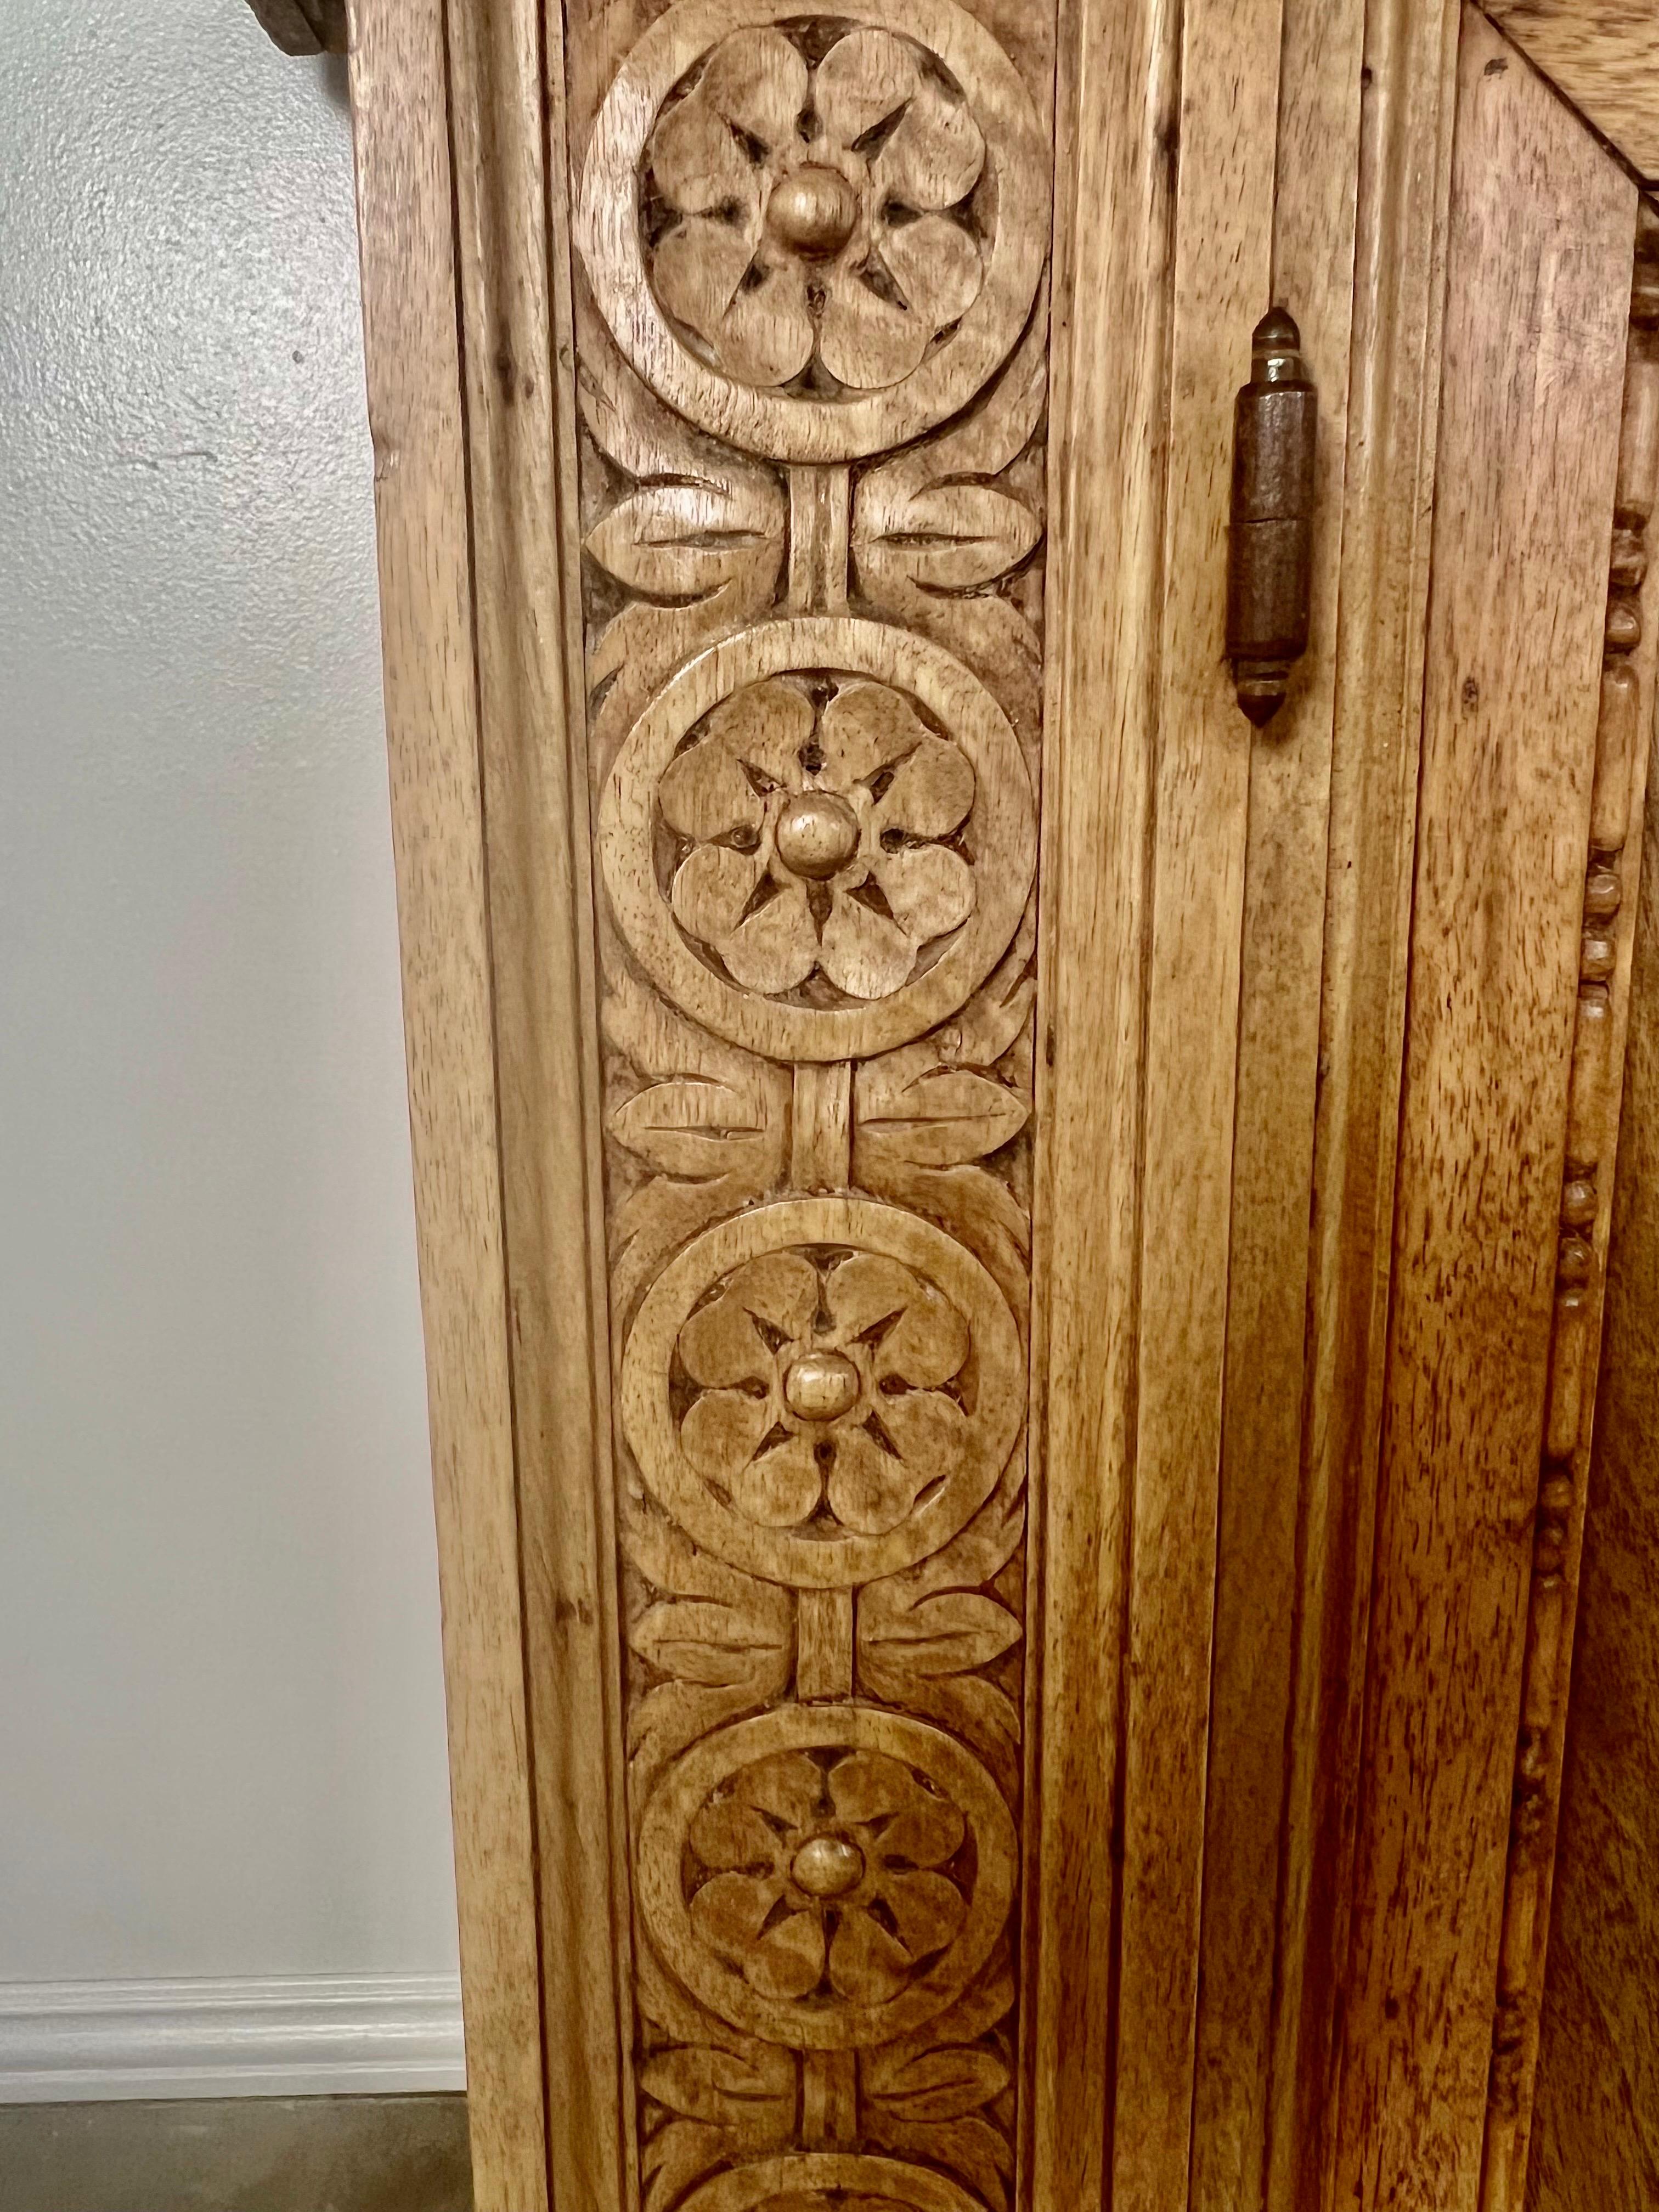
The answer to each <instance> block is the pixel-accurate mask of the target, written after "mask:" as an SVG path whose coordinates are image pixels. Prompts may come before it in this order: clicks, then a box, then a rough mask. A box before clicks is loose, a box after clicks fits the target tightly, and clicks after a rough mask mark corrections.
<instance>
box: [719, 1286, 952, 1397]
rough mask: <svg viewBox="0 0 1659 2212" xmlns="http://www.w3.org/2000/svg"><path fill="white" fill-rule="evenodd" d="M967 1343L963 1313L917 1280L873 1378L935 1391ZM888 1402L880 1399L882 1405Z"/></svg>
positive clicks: (885, 1339)
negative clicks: (888, 1378) (896, 1380)
mask: <svg viewBox="0 0 1659 2212" xmlns="http://www.w3.org/2000/svg"><path fill="white" fill-rule="evenodd" d="M682 1341H684V1340H682ZM968 1346H969V1334H968V1323H967V1322H966V1320H965V1319H964V1318H963V1316H962V1315H961V1314H960V1313H958V1311H957V1309H956V1307H955V1306H953V1305H952V1304H951V1301H950V1299H949V1298H947V1297H945V1294H944V1292H943V1291H936V1290H935V1289H934V1288H933V1285H932V1284H931V1283H918V1284H917V1285H916V1286H915V1293H914V1295H913V1297H912V1298H911V1301H910V1303H909V1304H908V1305H907V1306H906V1307H905V1309H904V1311H903V1313H902V1315H901V1316H900V1317H899V1319H898V1322H896V1325H895V1326H894V1328H891V1329H890V1331H889V1332H888V1334H886V1335H885V1336H884V1337H883V1339H882V1340H881V1348H880V1350H879V1351H878V1352H877V1354H876V1375H877V1378H878V1380H879V1379H880V1378H881V1377H883V1376H888V1375H895V1376H898V1378H899V1379H900V1381H901V1382H904V1383H908V1384H909V1385H910V1387H911V1389H913V1390H937V1389H938V1388H939V1384H940V1383H948V1382H949V1381H950V1380H951V1376H953V1375H959V1374H960V1373H961V1371H962V1368H963V1362H964V1361H965V1360H966V1359H967V1357H968ZM681 1356H682V1357H684V1353H682V1355H681ZM888 1402H889V1401H887V1400H886V1399H884V1400H883V1401H882V1403H883V1405H886V1404H887V1403H888Z"/></svg>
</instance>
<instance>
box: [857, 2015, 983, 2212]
mask: <svg viewBox="0 0 1659 2212" xmlns="http://www.w3.org/2000/svg"><path fill="white" fill-rule="evenodd" d="M1013 2001H1014V1988H1013V1983H1012V1978H1010V1977H1009V1975H1008V1974H1007V1972H1006V1971H1003V1972H990V1973H987V1976H986V1978H985V1979H984V1980H983V1981H982V1982H981V1983H980V1984H978V1986H977V1987H976V1988H975V1989H972V1990H969V1992H968V1994H967V1995H966V1996H964V1997H963V1999H962V2000H961V2001H960V2002H959V2003H957V2004H956V2005H953V2006H952V2007H951V2009H950V2011H949V2012H947V2013H945V2015H943V2016H942V2017H941V2018H940V2019H939V2020H938V2021H932V2022H930V2023H929V2025H928V2027H927V2028H926V2029H925V2030H923V2031H921V2032H920V2033H917V2034H915V2035H913V2036H907V2037H904V2038H902V2039H901V2040H899V2041H898V2042H896V2043H892V2044H889V2045H887V2046H886V2047H885V2048H884V2049H883V2050H879V2051H871V2052H869V2053H868V2054H867V2055H866V2057H865V2059H864V2061H863V2064H862V2068H861V2070H860V2089H861V2090H862V2092H863V2097H862V2103H861V2117H862V2118H863V2119H864V2123H865V2128H866V2133H867V2134H868V2136H869V2138H870V2141H871V2142H872V2143H874V2144H877V2145H878V2146H879V2147H880V2148H883V2149H885V2150H891V2151H896V2152H898V2153H900V2154H912V2155H920V2156H921V2157H923V2158H927V2159H929V2160H938V2161H939V2162H941V2163H943V2164H945V2165H946V2166H953V2167H954V2168H955V2169H956V2171H957V2172H958V2173H959V2174H960V2175H961V2176H962V2178H963V2180H964V2181H967V2182H969V2184H970V2185H972V2186H973V2187H974V2188H975V2189H976V2190H977V2191H979V2193H980V2194H981V2197H984V2199H985V2201H986V2203H987V2204H989V2205H990V2206H992V2207H993V2208H994V2212H1006V2205H1007V2202H1008V2187H1007V2185H1008V2181H1009V2179H1010V2178H1011V2177H1012V2173H1013V2167H1014V2154H1013V2145H1012V2142H1010V2140H1009V2138H1008V2136H1007V2134H1006V2131H1005V2130H1003V2129H1002V2128H1000V2126H998V2125H996V2124H994V2122H993V2121H991V2120H988V2119H987V2118H984V2117H983V2110H984V2107H985V2106H987V2105H989V2104H991V2103H992V2102H993V2101H994V2100H995V2099H997V2098H999V2097H1000V2096H1001V2095H1002V2093H1004V2091H1005V2090H1006V2088H1007V2087H1008V2086H1009V2083H1010V2081H1011V2080H1012V2073H1011V2069H1010V2068H1009V2066H1008V2063H1007V2061H1006V2058H1005V2057H1003V2055H1002V2054H1001V2052H1000V2051H998V2050H995V2049H994V2048H992V2047H990V2046H989V2045H987V2044H986V2043H985V2042H983V2041H979V2040H975V2039H979V2038H983V2037H985V2036H986V2035H987V2034H988V2033H989V2031H990V2030H992V2029H993V2028H994V2027H995V2026H996V2024H997V2022H998V2021H1000V2020H1001V2019H1003V2017H1004V2016H1005V2015H1006V2014H1007V2012H1008V2011H1009V2010H1010V2009H1011V2008H1012V2004H1013Z"/></svg>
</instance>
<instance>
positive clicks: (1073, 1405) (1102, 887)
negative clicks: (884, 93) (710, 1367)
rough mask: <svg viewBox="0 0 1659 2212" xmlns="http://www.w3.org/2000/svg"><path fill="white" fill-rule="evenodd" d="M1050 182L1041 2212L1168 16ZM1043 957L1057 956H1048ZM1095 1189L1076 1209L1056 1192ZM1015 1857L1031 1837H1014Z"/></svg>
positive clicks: (1083, 39) (1116, 1469) (1057, 2191)
mask: <svg viewBox="0 0 1659 2212" xmlns="http://www.w3.org/2000/svg"><path fill="white" fill-rule="evenodd" d="M1064 30H1065V34H1066V35H1065V43H1064V46H1063V47H1062V57H1063V64H1062V68H1063V73H1062V77H1061V82H1060V106H1059V113H1058V118H1057V121H1058V134H1057V135H1058V146H1057V160H1056V170H1057V173H1058V174H1059V175H1060V177H1062V178H1068V179H1071V183H1070V186H1069V188H1068V189H1067V190H1066V191H1064V192H1063V194H1062V195H1061V196H1060V197H1059V199H1058V201H1057V205H1056V211H1055V214H1056V221H1055V275H1054V402H1053V410H1052V416H1051V427H1050V441H1051V446H1050V459H1049V483H1050V487H1051V508H1050V514H1049V560H1048V636H1049V651H1048V694H1047V701H1046V704H1047V710H1048V728H1049V757H1048V767H1047V773H1046V775H1045V776H1044V779H1043V810H1044V817H1043V846H1044V851H1045V854H1046V855H1047V861H1046V865H1045V866H1044V869H1043V873H1042V900H1043V907H1042V965H1041V975H1040V986H1041V993H1042V1030H1041V1050H1040V1051H1039V1053H1038V1055H1037V1146H1036V1217H1037V1239H1036V1249H1035V1255H1034V1273H1035V1280H1036V1302H1035V1312H1034V1329H1033V1373H1034V1380H1035V1390H1036V1403H1035V1406H1034V1413H1035V1417H1036V1419H1035V1431H1036V1438H1037V1443H1038V1453H1039V1457H1038V1459H1037V1462H1036V1464H1037V1465H1038V1466H1039V1467H1040V1469H1041V1480H1042V1491H1043V1499H1044V1512H1043V1528H1042V1565H1043V1584H1042V1590H1043V1598H1044V1613H1043V1625H1042V1655H1041V1656H1042V1669H1041V1674H1040V1678H1039V1680H1040V1704H1039V1701H1038V1699H1036V1698H1028V1700H1027V1711H1028V1713H1030V1714H1033V1715H1035V1717H1036V1719H1037V1721H1038V1723H1039V1725H1040V1729H1041V1742H1042V1765H1041V1768H1040V1770H1039V1774H1038V1778H1037V1782H1038V1793H1039V1794H1038V1797H1037V1802H1036V1814H1035V1820H1034V1831H1035V1832H1034V1834H1033V1835H1032V1837H1031V1838H1030V1844H1028V1857H1027V1863H1028V1866H1030V1865H1033V1864H1035V1865H1036V1866H1039V1867H1040V1868H1041V1869H1042V1878H1041V1881H1040V1882H1036V1881H1033V1882H1032V1883H1031V1884H1030V1887H1029V1888H1028V1892H1027V1898H1026V1911H1025V1919H1024V1936H1025V1951H1026V1962H1027V1974H1028V1989H1029V1992H1030V1994H1029V1996H1028V1999H1027V2002H1028V2006H1029V2009H1030V2023H1029V2026H1028V2028H1027V2033H1026V2045H1027V2061H1026V2068H1025V2073H1024V2081H1025V2084H1026V2088H1027V2112H1026V2115H1025V2118H1024V2124H1023V2136H1022V2144H1023V2153H1024V2170H1025V2172H1026V2174H1027V2175H1028V2176H1029V2186H1030V2190H1031V2192H1032V2202H1033V2203H1034V2204H1035V2205H1036V2206H1039V2207H1041V2208H1042V2212H1051V2208H1052V2212H1060V2208H1062V2207H1066V2206H1070V2205H1072V2204H1077V2205H1081V2206H1091V2207H1092V2206H1095V2205H1098V2204H1101V2203H1103V2202H1104V2201H1105V2195H1106V2191H1107V2189H1108V2187H1109V2163H1110V2157H1111V2137H1110V2134H1109V2121H1108V2115H1109V2112H1110V2109H1111V2097H1112V2069H1113V2064H1114V2060H1115V2047H1114V2036H1113V2031H1112V2008H1111V2004H1110V2001H1109V1998H1108V2001H1107V2002H1104V2003H1103V2002H1102V2001H1101V1977H1102V1974H1103V1973H1104V1974H1105V1975H1106V1976H1107V1978H1108V1987H1109V1985H1110V1978H1111V1977H1112V1976H1113V1974H1114V1971H1115V1970H1114V1966H1113V1965H1112V1963H1111V1962H1112V1960H1113V1959H1114V1956H1115V1950H1116V1943H1117V1929H1118V1875H1117V1863H1116V1861H1117V1856H1118V1855H1117V1852H1116V1850H1115V1838H1114V1830H1115V1823H1116V1819H1117V1809H1116V1808H1117V1804H1118V1790H1119V1775H1120V1771H1121V1757H1122V1700H1123V1695H1124V1640H1125V1607H1126V1600H1127V1535H1128V1528H1129V1515H1128V1510H1127V1505H1128V1498H1127V1468H1128V1467H1129V1465H1130V1463H1131V1461H1132V1457H1133V1428H1134V1407H1135V1376H1136V1365H1137V1349H1138V1347H1137V1324H1136V1305H1137V1289H1138V1285H1137V1267H1136V1257H1137V1243H1138V1238H1139V1222H1140V1209H1139V1180H1140V1151H1139V1139H1140V1121H1141V1098H1142V1093H1143V1088H1144V1084H1145V1070H1146V1033H1145V1029H1144V1025H1143V1012H1142V1010H1143V1006H1144V1000H1145V991H1146V925H1147V915H1148V911H1149V890H1150V886H1149V884H1148V881H1147V836H1148V827H1149V822H1150V809H1151V774H1150V767H1151V759H1152V744H1153V736H1154V732H1155V730H1156V726H1157V725H1156V705H1155V702H1156V696H1157V691H1156V686H1157V683H1158V611H1159V608H1160V606H1161V604H1162V560H1161V552H1162V542H1163V528H1164V448H1163V430H1162V425H1163V416H1164V406H1165V404H1166V388H1167V387H1166V378H1167V352H1166V348H1167V343H1168V330H1169V314H1170V301H1169V279H1170V257H1171V254H1172V250H1173V239H1172V233H1171V222H1172V216H1173V194H1172V191H1171V189H1170V188H1171V185H1172V181H1173V178H1172V172H1171V166H1170V163H1169V161H1167V159H1166V158H1164V152H1163V146H1162V143H1161V142H1160V136H1159V134H1160V131H1162V132H1163V133H1165V134H1167V132H1168V131H1170V130H1171V129H1172V128H1173V116H1172V114H1171V112H1170V110H1171V104H1172V102H1173V100H1174V96H1175V87H1176V51H1175V38H1174V29H1173V25H1172V22H1171V20H1170V15H1169V12H1168V11H1167V10H1166V9H1164V8H1162V7H1160V6H1158V4H1156V0H1142V3H1141V4H1134V5H1130V6H1124V5H1120V4H1117V0H1082V4H1079V5H1078V6H1076V7H1075V8H1073V9H1071V10H1070V11H1069V12H1068V15H1067V17H1066V22H1065V25H1064ZM1061 945H1064V946H1065V947H1066V955H1065V957H1064V958H1063V959H1061V958H1058V957H1056V952H1057V949H1058V948H1059V947H1060V946H1061ZM1085 1191H1087V1192H1089V1193H1090V1195H1089V1198H1088V1200H1087V1201H1086V1202H1081V1201H1080V1200H1079V1194H1080V1193H1082V1192H1085ZM1033 1846H1034V1848H1033Z"/></svg>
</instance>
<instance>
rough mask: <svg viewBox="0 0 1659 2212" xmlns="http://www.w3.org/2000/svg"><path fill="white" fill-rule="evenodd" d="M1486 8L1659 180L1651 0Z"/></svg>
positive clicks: (1541, 0)
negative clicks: (1649, 2)
mask: <svg viewBox="0 0 1659 2212" xmlns="http://www.w3.org/2000/svg"><path fill="white" fill-rule="evenodd" d="M1486 13H1487V14H1488V15H1490V16H1491V17H1492V20H1493V21H1494V22H1496V23H1498V24H1499V25H1501V26H1502V27H1503V28H1504V30H1505V31H1506V32H1507V33H1509V35H1510V38H1511V39H1513V40H1515V42H1516V45H1517V46H1519V47H1520V48H1521V50H1522V52H1523V53H1524V54H1526V55H1527V56H1528V58H1529V59H1530V60H1531V61H1533V62H1534V63H1535V64H1536V65H1537V66H1538V68H1540V69H1541V70H1542V71H1543V72H1544V75H1545V76H1547V77H1548V78H1549V79H1550V81H1551V82H1552V83H1553V84H1554V85H1555V87H1556V88H1557V89H1558V90H1559V91H1560V92H1561V93H1562V94H1565V97H1566V98H1567V99H1568V100H1571V102H1572V103H1573V105H1574V106H1575V107H1577V108H1578V109H1579V110H1580V112H1582V113H1583V115H1584V116H1586V117H1587V118H1588V119H1589V121H1590V122H1591V123H1593V124H1594V125H1595V128H1596V129H1597V130H1598V131H1601V134H1602V136H1603V137H1606V138H1607V139H1608V140H1610V141H1611V143H1613V145H1614V146H1615V147H1617V148H1618V149H1619V151H1620V153H1621V154H1622V155H1624V157H1625V159H1626V161H1628V162H1629V163H1630V165H1631V167H1632V168H1633V169H1634V170H1635V171H1636V172H1637V173H1638V175H1639V176H1641V177H1643V178H1644V179H1648V180H1649V181H1652V180H1654V179H1659V15H1655V13H1654V10H1653V9H1652V8H1651V7H1650V6H1649V5H1648V0H1486Z"/></svg>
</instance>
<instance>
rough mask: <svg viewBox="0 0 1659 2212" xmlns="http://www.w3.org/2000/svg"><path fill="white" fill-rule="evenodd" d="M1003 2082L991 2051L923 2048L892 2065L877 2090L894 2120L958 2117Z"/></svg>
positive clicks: (1003, 2072) (1003, 2069)
mask: <svg viewBox="0 0 1659 2212" xmlns="http://www.w3.org/2000/svg"><path fill="white" fill-rule="evenodd" d="M1008 2081H1009V2072H1008V2068H1007V2065H1006V2063H1005V2061H1003V2060H1002V2059H1000V2058H999V2057H997V2055H996V2053H995V2052H994V2051H962V2050H952V2051H924V2052H923V2053H922V2055H921V2057H920V2058H911V2059H908V2060H907V2061H906V2062H905V2063H904V2064H903V2065H902V2066H896V2067H894V2068H893V2069H891V2072H890V2075H889V2076H888V2078H887V2081H886V2084H885V2087H884V2089H883V2092H882V2094H883V2096H884V2099H885V2100H886V2103H887V2107H888V2110H889V2111H890V2112H892V2113H893V2114H894V2116H895V2117H896V2118H898V2119H901V2120H923V2121H928V2120H959V2119H961V2118H963V2115H964V2114H965V2113H968V2112H977V2111H978V2110H979V2108H980V2106H981V2105H988V2104H989V2103H990V2101H991V2100H992V2098H993V2097H995V2096H999V2095H1000V2093H1002V2091H1003V2090H1004V2089H1006V2087H1007V2086H1008Z"/></svg>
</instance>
